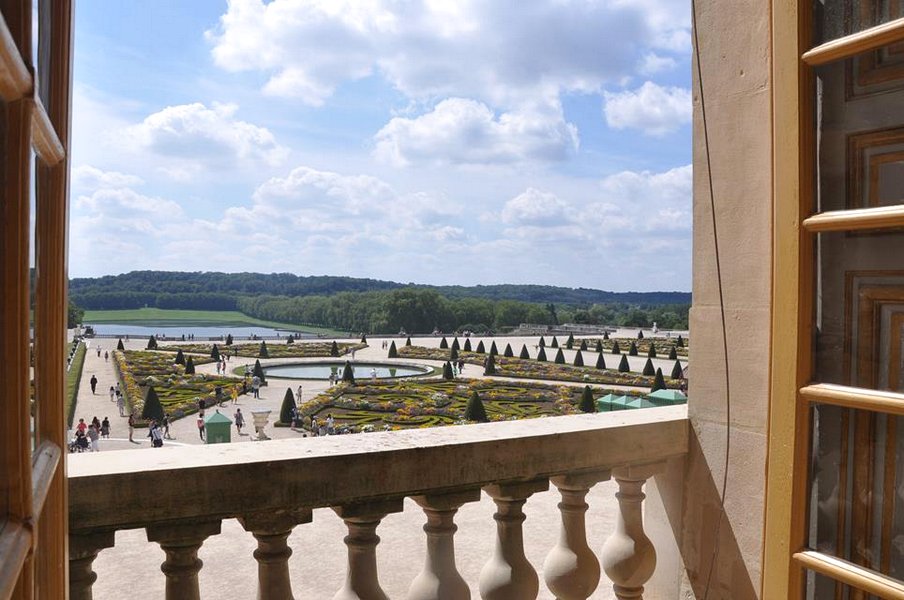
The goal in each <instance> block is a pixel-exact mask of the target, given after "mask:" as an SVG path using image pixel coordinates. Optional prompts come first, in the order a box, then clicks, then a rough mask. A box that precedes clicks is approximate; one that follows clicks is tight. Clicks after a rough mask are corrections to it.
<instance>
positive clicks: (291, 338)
mask: <svg viewBox="0 0 904 600" xmlns="http://www.w3.org/2000/svg"><path fill="white" fill-rule="evenodd" d="M294 343H295V336H294V335H292V334H291V333H290V334H289V337H287V338H286V345H287V346H288V345H289V344H294Z"/></svg>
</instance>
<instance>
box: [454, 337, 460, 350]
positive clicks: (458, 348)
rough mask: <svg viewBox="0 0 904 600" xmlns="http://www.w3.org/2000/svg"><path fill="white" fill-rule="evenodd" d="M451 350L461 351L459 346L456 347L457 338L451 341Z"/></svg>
mask: <svg viewBox="0 0 904 600" xmlns="http://www.w3.org/2000/svg"><path fill="white" fill-rule="evenodd" d="M452 349H453V350H461V346H459V345H458V338H457V337H456V338H454V339H453V340H452Z"/></svg>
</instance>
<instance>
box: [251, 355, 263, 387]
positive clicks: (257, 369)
mask: <svg viewBox="0 0 904 600" xmlns="http://www.w3.org/2000/svg"><path fill="white" fill-rule="evenodd" d="M253 373H254V375H255V376H256V377H257V378H258V379H260V380H261V385H263V383H264V381H266V378H265V377H264V368H263V367H262V366H261V361H259V360H255V361H254V371H253Z"/></svg>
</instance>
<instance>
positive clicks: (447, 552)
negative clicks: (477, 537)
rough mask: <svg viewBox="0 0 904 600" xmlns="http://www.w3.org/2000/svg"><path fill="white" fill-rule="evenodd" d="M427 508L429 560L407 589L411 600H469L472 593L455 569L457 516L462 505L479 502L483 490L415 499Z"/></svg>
mask: <svg viewBox="0 0 904 600" xmlns="http://www.w3.org/2000/svg"><path fill="white" fill-rule="evenodd" d="M413 499H414V501H415V502H417V503H418V505H420V507H421V508H423V509H424V513H425V514H426V515H427V524H426V525H424V532H426V534H427V560H426V563H425V564H424V570H423V571H421V572H420V574H418V576H417V577H415V579H414V581H413V582H412V583H411V587H410V588H409V589H408V597H407V599H408V600H468V599H469V598H470V597H471V590H470V589H469V588H468V584H467V583H466V582H465V580H464V579H462V576H461V575H460V574H459V572H458V569H457V568H456V567H455V545H454V543H453V540H452V538H453V536H454V535H455V532H456V531H457V530H458V527H456V526H455V523H454V518H455V513H456V512H458V509H459V508H460V507H461V505H462V504H465V503H466V502H476V501H478V500H480V490H479V489H472V490H464V491H459V492H451V493H448V494H427V495H424V496H414V498H413Z"/></svg>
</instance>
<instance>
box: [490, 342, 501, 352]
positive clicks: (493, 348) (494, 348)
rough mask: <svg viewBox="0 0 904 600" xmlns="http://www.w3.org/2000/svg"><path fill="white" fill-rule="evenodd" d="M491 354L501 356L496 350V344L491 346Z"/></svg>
mask: <svg viewBox="0 0 904 600" xmlns="http://www.w3.org/2000/svg"><path fill="white" fill-rule="evenodd" d="M490 354H499V350H497V349H496V342H493V343H492V344H490Z"/></svg>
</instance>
